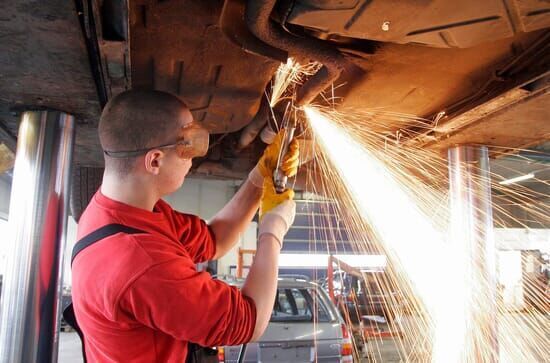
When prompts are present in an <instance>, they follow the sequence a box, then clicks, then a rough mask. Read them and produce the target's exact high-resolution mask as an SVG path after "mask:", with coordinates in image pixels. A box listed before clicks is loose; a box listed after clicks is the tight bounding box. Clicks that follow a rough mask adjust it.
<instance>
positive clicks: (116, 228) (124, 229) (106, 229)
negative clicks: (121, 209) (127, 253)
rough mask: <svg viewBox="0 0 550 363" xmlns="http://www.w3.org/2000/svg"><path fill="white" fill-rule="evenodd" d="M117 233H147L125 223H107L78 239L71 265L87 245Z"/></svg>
mask: <svg viewBox="0 0 550 363" xmlns="http://www.w3.org/2000/svg"><path fill="white" fill-rule="evenodd" d="M117 233H126V234H137V233H147V232H144V231H142V230H139V229H137V228H133V227H128V226H125V225H123V224H118V223H112V224H107V225H105V226H103V227H101V228H99V229H96V230H95V231H93V232H91V233H90V234H88V235H86V236H85V237H83V238H82V239H81V240H80V241H78V242H77V243H76V244H75V246H74V248H73V254H72V256H71V266H72V264H73V261H74V259H75V258H76V256H77V255H78V254H79V253H80V252H82V250H84V249H85V248H86V247H89V246H91V245H93V244H94V243H96V242H98V241H100V240H102V239H104V238H107V237H110V236H112V235H115V234H117Z"/></svg>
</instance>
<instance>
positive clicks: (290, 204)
mask: <svg viewBox="0 0 550 363" xmlns="http://www.w3.org/2000/svg"><path fill="white" fill-rule="evenodd" d="M293 198H294V190H292V189H290V188H289V189H287V190H285V191H284V192H283V193H280V194H279V193H277V192H276V191H275V187H274V185H273V180H272V179H271V178H270V177H269V178H264V188H263V192H262V199H261V201H260V223H259V225H258V230H259V231H258V241H260V242H261V241H262V237H263V236H265V235H272V236H273V237H275V239H276V240H277V242H279V246H280V247H281V248H282V247H283V238H284V236H285V235H286V233H287V232H288V229H289V228H290V226H291V225H292V223H293V222H294V216H295V214H296V203H295V202H294V200H293Z"/></svg>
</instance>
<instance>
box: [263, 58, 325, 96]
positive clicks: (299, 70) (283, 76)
mask: <svg viewBox="0 0 550 363" xmlns="http://www.w3.org/2000/svg"><path fill="white" fill-rule="evenodd" d="M319 68H320V64H318V63H310V64H307V65H301V64H299V63H298V62H296V61H295V60H294V59H293V58H288V59H287V61H286V63H281V65H280V66H279V68H278V69H277V71H276V72H275V75H274V77H273V81H272V83H271V95H270V97H269V105H270V106H271V107H275V105H277V103H279V102H280V101H281V100H283V99H290V100H292V94H293V90H294V87H296V85H299V84H301V83H302V81H303V79H304V77H307V76H310V75H312V74H314V73H315V72H316V71H317V70H318V69H319ZM285 95H286V97H285Z"/></svg>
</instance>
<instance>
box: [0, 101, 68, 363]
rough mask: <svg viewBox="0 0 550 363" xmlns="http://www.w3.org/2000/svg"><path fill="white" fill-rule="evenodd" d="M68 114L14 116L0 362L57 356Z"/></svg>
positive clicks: (65, 192)
mask: <svg viewBox="0 0 550 363" xmlns="http://www.w3.org/2000/svg"><path fill="white" fill-rule="evenodd" d="M73 140H74V118H73V116H71V115H68V114H65V113H63V112H59V111H29V112H24V113H23V115H22V117H21V125H20V127H19V135H18V142H17V153H16V158H15V168H14V178H13V186H12V193H11V204H10V214H9V221H8V222H9V228H10V235H9V236H5V237H3V238H2V240H3V241H2V242H3V243H8V244H9V252H8V256H7V257H8V266H6V274H5V276H4V286H3V291H2V301H1V307H0V308H1V311H0V362H2V363H8V362H9V363H14V362H15V363H18V362H25V363H26V362H54V361H57V346H58V338H59V335H58V330H59V329H58V328H59V311H60V304H59V297H60V290H61V281H60V280H61V269H62V263H61V262H62V258H63V250H64V247H65V236H66V229H67V208H68V201H69V177H70V175H71V173H70V169H71V167H70V166H71V158H72V150H73Z"/></svg>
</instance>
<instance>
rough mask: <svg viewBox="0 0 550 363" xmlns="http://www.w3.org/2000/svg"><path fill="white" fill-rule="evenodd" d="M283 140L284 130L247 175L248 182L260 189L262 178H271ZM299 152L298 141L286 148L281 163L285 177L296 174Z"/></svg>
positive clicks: (293, 141)
mask: <svg viewBox="0 0 550 363" xmlns="http://www.w3.org/2000/svg"><path fill="white" fill-rule="evenodd" d="M283 138H284V129H282V130H281V131H279V133H278V134H277V136H275V139H274V140H273V142H272V143H271V144H270V145H268V146H267V147H266V148H265V150H264V153H263V155H262V157H261V158H260V160H259V161H258V164H257V165H256V167H255V168H254V169H252V172H251V173H250V174H249V179H250V181H251V182H252V183H253V184H254V185H255V186H257V187H258V188H261V187H262V186H263V179H264V178H273V172H274V171H275V168H276V167H277V160H278V158H279V150H280V149H281V144H282V142H283ZM299 157H300V151H299V147H298V141H297V140H296V139H293V140H292V142H291V143H290V145H289V146H288V151H287V153H286V155H285V156H284V157H283V162H282V163H281V170H282V171H283V172H284V173H285V175H286V176H287V177H289V178H290V177H293V176H294V175H296V173H297V172H298V165H299V163H300V160H299Z"/></svg>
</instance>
